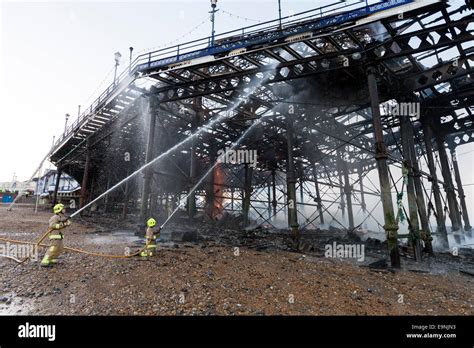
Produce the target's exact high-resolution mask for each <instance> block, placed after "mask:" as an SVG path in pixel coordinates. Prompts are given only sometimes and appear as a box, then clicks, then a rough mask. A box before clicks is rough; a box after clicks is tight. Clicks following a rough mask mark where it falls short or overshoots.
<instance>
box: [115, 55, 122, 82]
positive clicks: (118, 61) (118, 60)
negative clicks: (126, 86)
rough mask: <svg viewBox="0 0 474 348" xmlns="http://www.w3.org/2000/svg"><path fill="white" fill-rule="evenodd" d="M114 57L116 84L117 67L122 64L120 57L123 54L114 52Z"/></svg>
mask: <svg viewBox="0 0 474 348" xmlns="http://www.w3.org/2000/svg"><path fill="white" fill-rule="evenodd" d="M114 58H115V72H114V85H115V83H116V82H117V68H118V66H119V65H120V58H122V55H121V54H120V52H115V53H114Z"/></svg>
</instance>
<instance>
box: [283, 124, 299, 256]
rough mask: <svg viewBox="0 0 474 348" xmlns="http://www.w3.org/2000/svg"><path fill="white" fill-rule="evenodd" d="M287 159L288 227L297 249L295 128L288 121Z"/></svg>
mask: <svg viewBox="0 0 474 348" xmlns="http://www.w3.org/2000/svg"><path fill="white" fill-rule="evenodd" d="M286 141H287V159H286V166H287V168H286V185H287V202H288V226H289V227H290V229H291V231H292V235H293V240H294V242H295V245H296V248H298V245H299V237H300V236H299V224H298V215H297V209H296V173H295V166H294V162H293V127H292V125H291V122H289V120H287V128H286Z"/></svg>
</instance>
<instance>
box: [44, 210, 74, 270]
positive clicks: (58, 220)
mask: <svg viewBox="0 0 474 348" xmlns="http://www.w3.org/2000/svg"><path fill="white" fill-rule="evenodd" d="M53 212H54V215H53V216H52V217H51V218H50V219H49V229H50V230H51V232H50V233H49V240H50V246H49V248H48V251H47V252H46V255H44V258H43V260H42V261H41V266H43V267H48V266H52V265H54V264H56V263H58V257H59V255H60V254H61V253H62V252H63V250H64V246H63V239H64V236H63V233H62V232H61V230H62V229H63V228H65V227H67V226H70V225H71V221H70V220H69V217H67V216H66V215H65V213H66V209H65V207H64V204H61V203H59V204H56V205H55V206H54V208H53Z"/></svg>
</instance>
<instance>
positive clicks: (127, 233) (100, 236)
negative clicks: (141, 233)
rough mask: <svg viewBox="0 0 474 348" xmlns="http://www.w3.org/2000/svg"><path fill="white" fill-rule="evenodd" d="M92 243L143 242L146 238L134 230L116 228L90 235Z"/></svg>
mask: <svg viewBox="0 0 474 348" xmlns="http://www.w3.org/2000/svg"><path fill="white" fill-rule="evenodd" d="M89 238H90V239H89V240H90V242H91V243H92V244H100V245H116V244H134V243H143V241H144V239H143V238H140V237H138V236H136V235H135V231H133V230H115V231H112V232H104V233H94V234H92V235H90V236H89Z"/></svg>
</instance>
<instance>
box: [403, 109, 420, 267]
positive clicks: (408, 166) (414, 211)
mask: <svg viewBox="0 0 474 348" xmlns="http://www.w3.org/2000/svg"><path fill="white" fill-rule="evenodd" d="M399 120H400V135H401V141H402V152H403V158H404V163H403V167H404V170H406V171H408V176H407V179H406V185H407V196H408V211H409V215H410V219H409V230H410V233H409V242H410V244H411V245H412V246H413V250H414V254H415V260H416V261H421V259H422V249H421V240H420V224H419V222H418V205H417V202H416V193H415V182H414V179H413V162H412V160H411V151H410V140H409V137H410V132H409V127H410V119H409V118H408V117H405V116H402V117H400V118H399Z"/></svg>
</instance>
